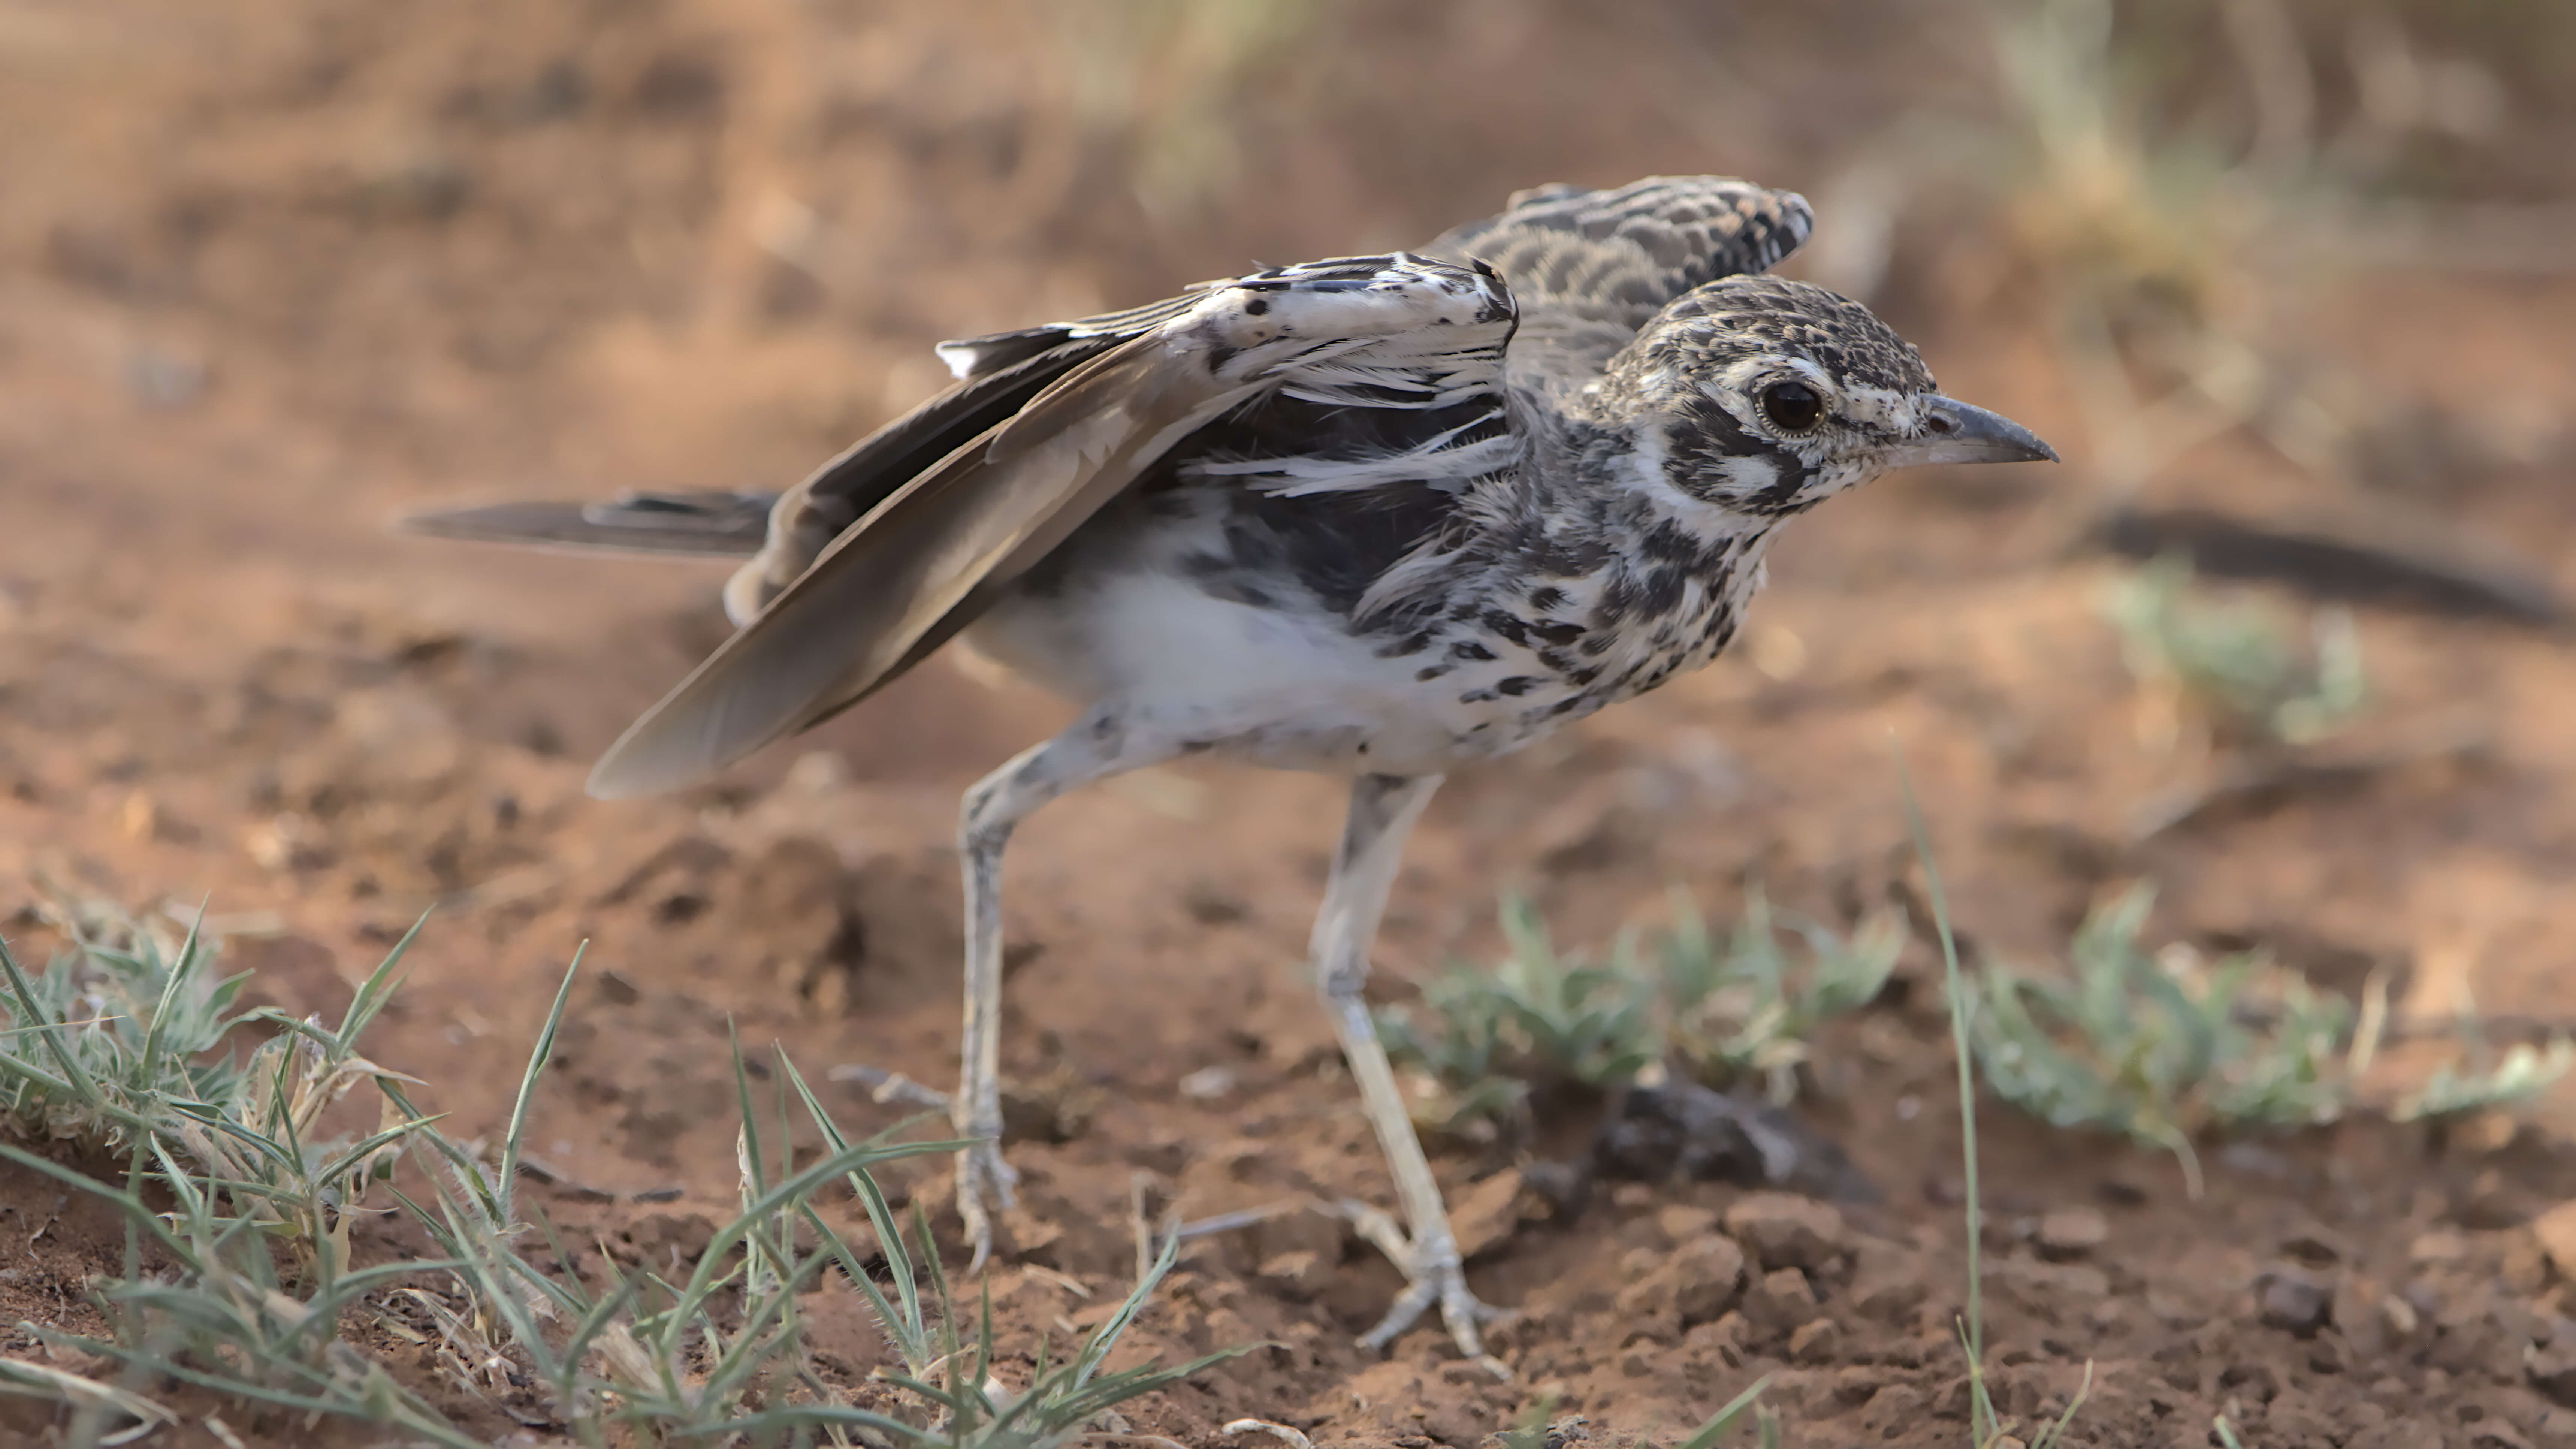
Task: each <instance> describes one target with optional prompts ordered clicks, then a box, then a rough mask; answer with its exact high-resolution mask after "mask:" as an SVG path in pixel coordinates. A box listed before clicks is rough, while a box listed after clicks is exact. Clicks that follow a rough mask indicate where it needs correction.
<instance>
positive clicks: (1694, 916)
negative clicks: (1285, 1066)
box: [1378, 890, 1904, 1130]
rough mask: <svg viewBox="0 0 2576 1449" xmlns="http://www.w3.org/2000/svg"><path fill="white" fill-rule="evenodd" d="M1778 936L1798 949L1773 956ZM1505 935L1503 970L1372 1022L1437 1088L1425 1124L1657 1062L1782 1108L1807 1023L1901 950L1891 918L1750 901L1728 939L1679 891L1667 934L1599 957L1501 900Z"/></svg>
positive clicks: (1843, 1002) (1433, 986) (1847, 997)
mask: <svg viewBox="0 0 2576 1449" xmlns="http://www.w3.org/2000/svg"><path fill="white" fill-rule="evenodd" d="M1784 926H1785V928H1786V930H1787V932H1788V934H1789V936H1790V937H1791V938H1792V939H1793V940H1794V941H1795V942H1796V944H1797V945H1798V946H1800V947H1803V951H1802V952H1801V951H1797V950H1793V949H1791V948H1787V947H1784V946H1783V944H1782V933H1783V928H1784ZM1502 929H1503V936H1504V939H1505V941H1506V943H1507V949H1506V952H1505V954H1504V956H1503V959H1502V960H1501V961H1499V962H1497V963H1496V964H1494V965H1493V966H1491V967H1486V966H1479V965H1475V964H1472V963H1461V964H1458V965H1455V966H1453V967H1451V968H1450V970H1449V971H1447V972H1446V973H1445V974H1443V975H1441V976H1440V977H1438V978H1436V979H1435V980H1433V981H1431V982H1430V983H1429V984H1427V985H1426V986H1424V987H1423V991H1422V1007H1423V1012H1424V1014H1425V1016H1426V1018H1427V1020H1426V1021H1425V1022H1424V1023H1423V1024H1420V1025H1417V1024H1416V1021H1415V1018H1414V1014H1413V1013H1412V1012H1411V1011H1408V1010H1406V1009H1405V1008H1402V1007H1394V1008H1389V1009H1388V1010H1386V1011H1383V1012H1381V1013H1380V1014H1379V1016H1378V1032H1379V1035H1380V1036H1381V1037H1382V1038H1383V1039H1384V1040H1385V1042H1386V1044H1387V1050H1388V1052H1389V1054H1390V1055H1392V1056H1393V1057H1394V1058H1395V1060H1396V1061H1397V1063H1398V1064H1400V1065H1403V1066H1406V1067H1409V1068H1412V1069H1413V1070H1415V1071H1418V1072H1420V1073H1422V1074H1423V1076H1424V1077H1426V1078H1427V1079H1428V1080H1429V1081H1430V1082H1431V1083H1432V1084H1433V1086H1434V1088H1435V1093H1434V1096H1433V1098H1432V1102H1433V1104H1434V1111H1433V1116H1432V1120H1431V1121H1430V1122H1429V1123H1428V1124H1426V1125H1431V1126H1436V1127H1441V1128H1445V1129H1449V1130H1457V1129H1459V1128H1461V1127H1464V1126H1466V1125H1468V1124H1471V1123H1476V1122H1480V1121H1486V1120H1489V1119H1493V1118H1498V1117H1504V1116H1508V1115H1510V1114H1513V1113H1516V1112H1519V1111H1521V1110H1523V1109H1524V1108H1525V1105H1526V1103H1527V1101H1528V1099H1529V1098H1530V1096H1531V1095H1532V1094H1533V1093H1549V1092H1554V1091H1560V1090H1563V1089H1566V1088H1572V1087H1582V1088H1592V1089H1600V1088H1606V1087H1610V1086H1613V1085H1616V1084H1618V1083H1621V1082H1626V1081H1629V1080H1631V1079H1633V1078H1635V1077H1636V1076H1637V1075H1638V1074H1639V1073H1640V1072H1643V1071H1645V1070H1647V1069H1648V1068H1650V1067H1653V1066H1657V1065H1668V1066H1671V1067H1674V1068H1677V1069H1680V1070H1685V1071H1688V1072H1690V1073H1691V1074H1692V1075H1693V1076H1695V1077H1697V1078H1699V1079H1700V1080H1702V1081H1705V1082H1707V1083H1709V1084H1710V1085H1712V1086H1718V1087H1733V1086H1736V1085H1738V1084H1742V1083H1750V1082H1760V1083H1762V1084H1763V1087H1764V1089H1765V1090H1766V1091H1767V1092H1768V1093H1769V1095H1770V1096H1771V1098H1772V1100H1774V1101H1775V1102H1782V1103H1785V1102H1787V1101H1789V1100H1790V1099H1792V1098H1793V1097H1794V1096H1795V1095H1796V1092H1797V1083H1798V1077H1797V1072H1798V1069H1799V1068H1800V1067H1801V1066H1802V1065H1804V1064H1805V1063H1806V1062H1807V1060H1808V1056H1809V1049H1808V1045H1807V1043H1808V1041H1809V1039H1810V1038H1811V1037H1812V1036H1813V1035H1814V1033H1815V1032H1816V1030H1817V1028H1818V1027H1820V1026H1821V1025H1823V1024H1824V1023H1825V1022H1826V1021H1828V1020H1830V1019H1832V1018H1834V1017H1837V1016H1841V1015H1844V1014H1847V1013H1849V1012H1853V1011H1857V1010H1859V1009H1860V1008H1861V1007H1863V1006H1866V1005H1868V1004H1869V1003H1870V1002H1871V1001H1873V1000H1875V999H1877V997H1878V994H1879V992H1880V991H1881V990H1882V989H1884V988H1885V986H1886V984H1887V978H1888V975H1889V973H1890V972H1892V971H1893V970H1894V969H1895V966H1896V959H1897V955H1898V952H1899V950H1900V949H1901V948H1902V946H1903V944H1904V938H1903V935H1902V932H1901V929H1900V928H1899V926H1898V924H1897V923H1896V921H1895V920H1894V919H1893V918H1892V917H1879V918H1873V919H1872V920H1870V921H1867V922H1864V923H1863V924H1862V926H1861V928H1860V929H1859V930H1858V931H1857V932H1856V933H1854V934H1853V935H1851V936H1849V937H1848V938H1846V937H1844V936H1841V935H1838V934H1837V933H1835V932H1834V931H1832V930H1831V929H1830V928H1828V927H1826V926H1824V925H1822V924H1820V923H1817V922H1814V921H1809V920H1806V919H1804V918H1799V917H1788V918H1786V919H1785V920H1783V919H1780V918H1775V916H1774V914H1773V912H1772V910H1771V907H1770V905H1769V903H1768V902H1767V901H1766V900H1765V899H1764V898H1763V896H1762V894H1761V892H1760V891H1758V890H1757V891H1755V892H1754V893H1753V894H1752V896H1751V897H1750V898H1749V900H1748V902H1747V904H1746V908H1745V916H1744V919H1743V921H1742V922H1741V923H1739V924H1738V925H1737V927H1736V929H1735V930H1734V931H1733V932H1732V933H1731V934H1730V935H1728V936H1727V937H1726V938H1725V939H1724V940H1723V941H1721V940H1719V939H1718V938H1717V937H1715V936H1713V935H1712V934H1711V933H1710V931H1709V929H1708V926H1707V923H1706V921H1705V920H1704V919H1703V918H1702V917H1701V916H1700V914H1699V912H1698V910H1697V909H1696V908H1695V907H1693V906H1692V905H1691V903H1690V901H1689V898H1688V897H1687V896H1685V895H1683V894H1682V893H1681V892H1679V891H1676V892H1675V893H1674V904H1673V924H1672V926H1671V928H1670V929H1668V930H1666V931H1664V932H1661V933H1659V934H1657V935H1656V936H1654V937H1653V938H1652V939H1651V940H1648V939H1645V938H1644V937H1642V935H1641V933H1639V932H1636V931H1630V932H1626V933H1623V934H1622V935H1621V936H1620V937H1619V938H1618V940H1616V941H1615V942H1613V943H1612V945H1611V948H1610V950H1609V951H1608V953H1607V954H1606V955H1603V956H1600V957H1598V958H1595V957H1592V956H1588V955H1581V954H1569V953H1566V952H1561V951H1559V950H1558V949H1557V947H1556V945H1555V943H1554V942H1553V940H1551V939H1550V937H1549V934H1548V930H1547V925H1546V923H1545V922H1544V921H1543V920H1541V919H1540V918H1539V915H1538V912H1537V910H1536V909H1535V908H1534V907H1532V906H1531V905H1530V904H1529V902H1527V901H1526V900H1523V899H1520V898H1518V897H1511V898H1507V899H1506V900H1505V901H1504V902H1503V905H1502ZM1802 956H1803V959H1801V957H1802Z"/></svg>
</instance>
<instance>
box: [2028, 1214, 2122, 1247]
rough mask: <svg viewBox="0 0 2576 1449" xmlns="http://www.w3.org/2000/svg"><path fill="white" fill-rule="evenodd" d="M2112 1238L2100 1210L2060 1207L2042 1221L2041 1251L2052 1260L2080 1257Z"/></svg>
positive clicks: (2040, 1231)
mask: <svg viewBox="0 0 2576 1449" xmlns="http://www.w3.org/2000/svg"><path fill="white" fill-rule="evenodd" d="M2110 1236H2111V1224H2110V1221H2109V1220H2108V1219H2106V1218H2104V1217H2103V1216H2102V1210H2101V1209H2100V1208H2089V1207H2071V1208H2059V1209H2058V1210H2057V1211H2055V1212H2053V1213H2050V1214H2048V1215H2047V1216H2045V1217H2043V1218H2041V1219H2040V1220H2039V1250H2040V1252H2042V1253H2043V1254H2046V1255H2047V1256H2049V1257H2051V1258H2080V1257H2083V1256H2084V1255H2085V1254H2087V1253H2090V1252H2092V1251H2093V1250H2094V1249H2095V1248H2098V1247H2100V1246H2102V1244H2103V1242H2104V1241H2106V1240H2107V1239H2108V1238H2109V1237H2110Z"/></svg>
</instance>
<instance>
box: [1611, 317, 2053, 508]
mask: <svg viewBox="0 0 2576 1449" xmlns="http://www.w3.org/2000/svg"><path fill="white" fill-rule="evenodd" d="M1603 381H1604V386H1606V387H1607V388H1609V389H1611V390H1613V392H1614V393H1616V394H1620V395H1622V396H1621V401H1623V402H1624V403H1625V404H1626V407H1625V408H1624V409H1623V411H1625V412H1627V414H1628V418H1629V421H1630V426H1631V427H1633V428H1635V429H1638V430H1639V433H1638V441H1639V442H1641V443H1645V444H1648V445H1650V446H1654V447H1659V448H1660V450H1661V454H1662V462H1663V471H1664V475H1665V477H1666V478H1667V479H1668V480H1669V481H1670V482H1671V483H1672V484H1673V486H1675V487H1677V488H1679V489H1681V490H1682V491H1684V492H1686V493H1688V494H1690V495H1691V496H1693V497H1695V498H1697V499H1699V500H1701V501H1703V502H1706V503H1712V504H1715V505H1717V506H1719V507H1721V508H1724V509H1726V510H1728V511H1729V512H1732V513H1740V514H1746V515H1751V516H1753V517H1757V518H1778V517H1782V516H1785V515H1788V514H1793V513H1799V512H1803V511H1805V510H1806V509H1809V508H1813V507H1814V506H1815V505H1817V504H1818V503H1821V502H1823V501H1824V500H1825V499H1827V498H1830V497H1832V496H1833V495H1835V494H1836V493H1839V492H1841V491H1843V490H1844V489H1846V488H1850V487H1853V486H1855V485H1857V484H1861V483H1866V482H1868V481H1869V480H1870V479H1872V478H1875V477H1877V476H1878V475H1879V474H1881V473H1884V472H1886V471H1888V470H1889V469H1891V468H1909V467H1914V466H1916V465H1918V464H1925V463H2020V462H2030V461H2034V460H2038V459H2043V458H2044V459H2047V460H2049V461H2051V462H2054V461H2056V458H2057V454H2056V452H2055V451H2054V450H2053V449H2051V448H2050V447H2049V446H2048V445H2047V444H2046V443H2043V442H2041V441H2040V440H2039V439H2038V438H2037V437H2036V436H2035V435H2033V434H2032V433H2031V431H2030V430H2029V429H2028V428H2025V427H2023V426H2021V425H2020V424H2019V423H2016V422H2013V421H2012V420H2010V419H2009V418H2004V417H2000V416H1998V415H1996V414H1994V413H1990V412H1988V411H1986V410H1985V409H1983V408H1978V407H1971V406H1969V405H1968V404H1966V403H1963V402H1958V401H1956V400H1954V399H1951V398H1947V397H1943V396H1942V395H1941V392H1940V389H1939V388H1938V387H1937V386H1935V385H1934V383H1933V381H1932V373H1931V371H1930V369H1928V368H1926V367H1925V366H1924V365H1923V355H1922V354H1921V353H1919V352H1916V351H1915V350H1914V346H1913V344H1911V343H1909V342H1907V341H1906V340H1905V339H1904V338H1902V337H1899V336H1897V335H1896V332H1895V330H1894V329H1892V328H1890V327H1889V326H1888V325H1887V324H1886V323H1884V322H1882V321H1880V320H1879V319H1878V317H1877V316H1876V314H1874V313H1872V312H1871V311H1870V310H1869V309H1868V308H1867V307H1864V306H1862V305H1861V304H1859V303H1858V302H1855V301H1852V300H1851V299H1850V298H1848V297H1843V296H1840V295H1837V294H1835V293H1833V292H1828V291H1826V290H1825V289H1824V288H1822V287H1816V286H1810V285H1808V284H1806V283H1804V282H1792V281H1786V280H1783V279H1781V278H1778V277H1762V276H1748V277H1728V278H1726V279H1724V280H1722V281H1717V282H1712V283H1710V284H1709V285H1707V286H1705V287H1700V288H1697V289H1696V290H1693V291H1691V292H1689V293H1687V294H1685V295H1684V296H1682V297H1680V298H1678V299H1676V300H1675V301H1674V302H1673V303H1672V304H1671V305H1669V306H1667V307H1665V308H1664V310H1663V311H1662V312H1660V313H1658V314H1656V316H1655V318H1654V320H1653V321H1651V322H1649V323H1647V324H1646V326H1645V327H1644V328H1643V329H1641V330H1640V331H1639V332H1638V334H1637V337H1636V339H1635V340H1634V341H1632V342H1631V343H1629V344H1628V346H1627V347H1626V348H1624V349H1622V350H1621V351H1620V353H1619V355H1618V356H1617V357H1616V358H1614V359H1613V360H1612V361H1611V364H1610V367H1609V370H1608V374H1607V376H1606V377H1605V378H1604V380H1603Z"/></svg>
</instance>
